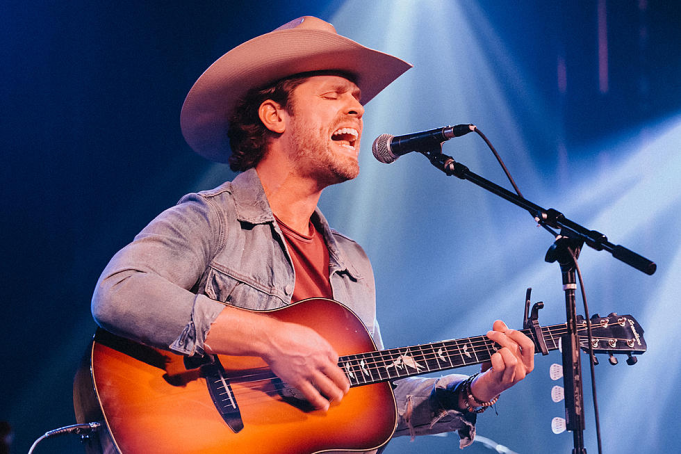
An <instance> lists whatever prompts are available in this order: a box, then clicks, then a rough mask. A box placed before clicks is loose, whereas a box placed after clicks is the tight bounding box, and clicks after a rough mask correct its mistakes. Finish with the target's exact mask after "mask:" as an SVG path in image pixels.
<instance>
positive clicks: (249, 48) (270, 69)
mask: <svg viewBox="0 0 681 454" xmlns="http://www.w3.org/2000/svg"><path fill="white" fill-rule="evenodd" d="M409 68H411V65H410V64H409V63H407V62H405V61H402V60H400V59H399V58H396V57H393V56H392V55H388V54H384V53H383V52H379V51H376V50H373V49H369V48H368V47H364V46H362V45H361V44H358V43H356V42H355V41H352V40H351V39H348V38H345V37H343V36H340V35H339V34H338V33H336V29H335V28H334V27H333V25H331V24H329V23H327V22H325V21H323V20H321V19H317V18H316V17H311V16H306V17H301V18H298V19H295V20H293V21H291V22H289V23H287V24H284V25H282V26H281V27H279V28H277V29H276V30H274V31H272V32H270V33H266V34H264V35H261V36H258V37H256V38H253V39H251V40H250V41H246V42H245V43H243V44H241V45H240V46H237V47H235V48H234V49H232V50H230V51H229V52H227V53H226V54H225V55H223V56H222V57H220V58H219V59H218V60H217V61H216V62H215V63H213V64H212V65H211V66H210V67H209V68H208V69H207V70H206V71H205V72H204V73H203V74H202V75H201V77H199V79H198V80H197V81H196V83H195V84H194V86H193V87H192V88H191V90H190V91H189V94H188V95H187V98H186V99H185V101H184V105H183V106H182V113H181V115H180V125H181V127H182V134H183V135H184V138H185V140H186V141H187V143H188V144H189V145H190V146H191V147H192V148H193V149H194V151H196V152H197V153H198V154H200V155H202V156H204V157H206V158H208V159H210V160H212V161H217V162H227V160H228V158H229V154H230V149H229V139H228V138H227V126H228V122H229V117H230V115H231V113H232V109H233V108H234V106H235V105H236V103H237V101H238V100H239V99H240V98H242V97H243V96H244V95H245V94H246V93H247V92H248V91H249V90H250V89H252V88H259V87H264V86H266V85H268V84H270V83H272V82H275V81H277V80H279V79H282V78H284V77H288V76H292V75H294V74H299V73H305V72H309V71H324V70H338V71H342V72H346V73H349V74H351V75H353V77H355V79H356V80H355V82H356V83H357V85H358V86H359V87H360V89H361V90H362V99H361V102H362V104H366V103H367V102H369V101H370V100H371V99H372V98H373V97H374V96H376V95H377V94H378V93H379V92H380V91H381V90H383V89H384V88H385V87H387V86H388V85H389V84H390V83H391V82H393V81H394V80H395V79H397V78H398V77H399V76H400V75H402V74H403V73H404V72H405V71H407V70H408V69H409Z"/></svg>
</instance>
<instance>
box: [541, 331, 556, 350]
mask: <svg viewBox="0 0 681 454" xmlns="http://www.w3.org/2000/svg"><path fill="white" fill-rule="evenodd" d="M547 331H548V332H549V336H550V337H551V342H552V343H553V348H552V349H551V350H556V349H557V348H558V344H557V343H556V339H555V338H554V337H553V330H552V329H551V328H550V327H549V328H548V330H547ZM544 340H546V335H545V336H544Z"/></svg>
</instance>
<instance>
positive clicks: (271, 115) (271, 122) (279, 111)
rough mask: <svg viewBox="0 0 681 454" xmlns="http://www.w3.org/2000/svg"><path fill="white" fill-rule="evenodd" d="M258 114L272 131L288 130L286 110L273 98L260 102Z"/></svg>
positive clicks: (281, 131) (279, 132)
mask: <svg viewBox="0 0 681 454" xmlns="http://www.w3.org/2000/svg"><path fill="white" fill-rule="evenodd" d="M258 116H259V117H260V121H262V123H263V125H265V127H266V128H267V129H269V130H270V131H272V132H276V133H277V134H282V133H283V132H284V131H285V130H286V121H285V120H286V110H285V109H283V108H282V107H281V106H280V105H279V104H278V103H276V102H274V101H272V100H271V99H267V100H265V101H264V102H263V103H262V104H260V108H258Z"/></svg>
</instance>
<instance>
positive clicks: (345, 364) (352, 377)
mask: <svg viewBox="0 0 681 454" xmlns="http://www.w3.org/2000/svg"><path fill="white" fill-rule="evenodd" d="M343 358H344V359H343V360H342V361H341V364H340V366H341V369H343V371H344V372H345V376H346V377H348V380H349V381H350V384H351V385H358V384H359V382H358V381H357V374H355V371H354V370H353V367H352V361H351V360H350V357H349V356H344V357H343Z"/></svg>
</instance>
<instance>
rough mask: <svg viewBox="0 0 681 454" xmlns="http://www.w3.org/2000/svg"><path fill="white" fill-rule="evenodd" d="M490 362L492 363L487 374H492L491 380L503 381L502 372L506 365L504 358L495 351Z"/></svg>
mask: <svg viewBox="0 0 681 454" xmlns="http://www.w3.org/2000/svg"><path fill="white" fill-rule="evenodd" d="M490 362H491V363H492V367H490V370H489V371H488V373H490V374H492V378H493V379H494V381H495V382H500V381H501V380H502V379H503V376H504V370H505V369H506V364H504V358H503V356H501V354H500V353H499V352H498V351H497V352H496V353H494V354H493V355H492V358H491V360H490Z"/></svg>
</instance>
